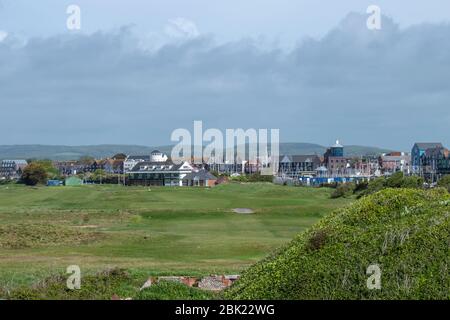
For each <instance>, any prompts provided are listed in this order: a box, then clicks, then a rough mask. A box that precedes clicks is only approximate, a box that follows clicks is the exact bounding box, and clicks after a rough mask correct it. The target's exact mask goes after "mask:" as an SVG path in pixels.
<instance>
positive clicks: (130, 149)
mask: <svg viewBox="0 0 450 320" xmlns="http://www.w3.org/2000/svg"><path fill="white" fill-rule="evenodd" d="M155 149H158V150H160V151H162V152H165V153H167V154H170V152H171V150H172V146H170V145H167V146H159V147H149V146H138V145H93V146H53V145H0V159H51V160H77V159H79V158H81V157H84V156H89V157H94V158H98V159H99V158H106V157H111V156H113V155H114V154H117V153H125V154H136V155H141V154H150V152H151V151H153V150H155ZM325 150H326V147H324V146H321V145H318V144H312V143H280V154H281V155H284V154H288V155H293V154H298V155H304V154H317V155H323V153H324V152H325ZM385 152H389V150H387V149H381V148H376V147H366V146H345V153H346V155H347V156H362V155H379V154H381V153H385Z"/></svg>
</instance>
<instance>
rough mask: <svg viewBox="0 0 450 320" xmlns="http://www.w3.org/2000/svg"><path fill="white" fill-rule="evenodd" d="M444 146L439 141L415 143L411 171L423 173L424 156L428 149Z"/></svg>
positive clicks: (412, 151)
mask: <svg viewBox="0 0 450 320" xmlns="http://www.w3.org/2000/svg"><path fill="white" fill-rule="evenodd" d="M434 148H444V146H443V145H442V143H439V142H417V143H415V144H414V146H413V148H412V150H411V171H412V173H414V174H418V175H421V174H422V173H423V168H422V156H423V155H424V154H425V152H426V151H427V150H428V149H434Z"/></svg>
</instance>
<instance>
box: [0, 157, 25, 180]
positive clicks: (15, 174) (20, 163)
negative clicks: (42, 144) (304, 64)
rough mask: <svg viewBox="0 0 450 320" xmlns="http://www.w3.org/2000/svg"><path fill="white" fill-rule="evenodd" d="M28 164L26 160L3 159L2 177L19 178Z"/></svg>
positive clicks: (0, 163) (0, 176)
mask: <svg viewBox="0 0 450 320" xmlns="http://www.w3.org/2000/svg"><path fill="white" fill-rule="evenodd" d="M27 165H28V162H27V161H26V160H20V159H19V160H2V161H1V162H0V178H2V179H18V178H19V177H20V176H21V175H22V171H23V169H24V168H25V167H26V166H27Z"/></svg>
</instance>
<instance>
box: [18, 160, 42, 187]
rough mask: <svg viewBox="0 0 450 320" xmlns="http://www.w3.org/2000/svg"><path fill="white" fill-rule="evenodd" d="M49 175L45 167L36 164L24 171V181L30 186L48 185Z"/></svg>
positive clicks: (33, 163)
mask: <svg viewBox="0 0 450 320" xmlns="http://www.w3.org/2000/svg"><path fill="white" fill-rule="evenodd" d="M47 179H48V175H47V171H46V170H45V167H44V166H43V165H42V164H40V163H36V162H32V163H30V164H29V165H28V166H26V167H25V169H23V172H22V181H23V183H25V184H26V185H28V186H35V185H37V184H45V183H47Z"/></svg>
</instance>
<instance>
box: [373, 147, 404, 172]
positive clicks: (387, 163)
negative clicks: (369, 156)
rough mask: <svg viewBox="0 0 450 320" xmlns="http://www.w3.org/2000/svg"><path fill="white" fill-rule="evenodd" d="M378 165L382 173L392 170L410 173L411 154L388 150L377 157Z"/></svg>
mask: <svg viewBox="0 0 450 320" xmlns="http://www.w3.org/2000/svg"><path fill="white" fill-rule="evenodd" d="M378 161H379V165H380V169H381V171H382V173H384V174H389V173H394V172H398V171H400V172H403V173H404V174H409V173H410V166H411V155H410V154H408V153H405V152H390V153H384V154H382V155H381V156H380V157H379V159H378Z"/></svg>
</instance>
